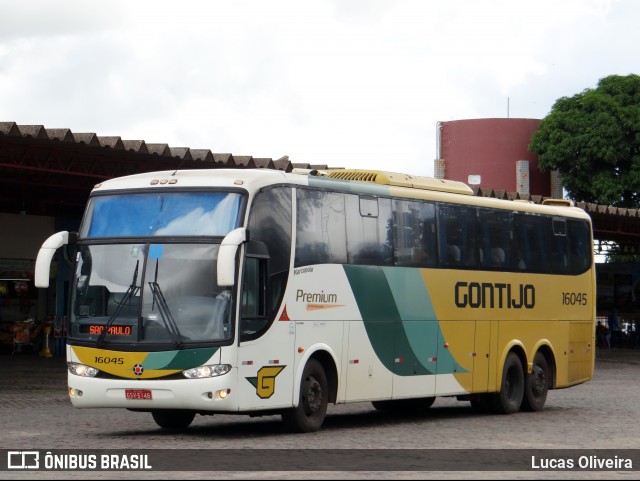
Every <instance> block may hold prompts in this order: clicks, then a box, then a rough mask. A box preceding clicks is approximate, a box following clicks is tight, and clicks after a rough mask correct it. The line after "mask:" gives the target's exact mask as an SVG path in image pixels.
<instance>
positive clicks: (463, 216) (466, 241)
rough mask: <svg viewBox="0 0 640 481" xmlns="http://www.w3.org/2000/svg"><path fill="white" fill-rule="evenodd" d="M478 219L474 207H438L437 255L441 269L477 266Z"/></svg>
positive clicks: (447, 205)
mask: <svg viewBox="0 0 640 481" xmlns="http://www.w3.org/2000/svg"><path fill="white" fill-rule="evenodd" d="M477 225H478V217H477V209H476V208H475V207H468V206H461V205H455V204H451V205H449V204H441V205H439V206H438V236H439V238H438V242H439V245H438V253H439V257H440V265H442V266H443V267H469V268H475V267H477V266H478V264H479V262H478V260H479V257H480V246H479V242H478V229H477Z"/></svg>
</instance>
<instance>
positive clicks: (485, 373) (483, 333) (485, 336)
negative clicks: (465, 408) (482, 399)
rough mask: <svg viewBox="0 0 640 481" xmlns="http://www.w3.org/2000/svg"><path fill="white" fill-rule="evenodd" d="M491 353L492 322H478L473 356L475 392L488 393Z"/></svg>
mask: <svg viewBox="0 0 640 481" xmlns="http://www.w3.org/2000/svg"><path fill="white" fill-rule="evenodd" d="M490 352H491V321H476V333H475V347H474V356H473V385H472V389H473V392H487V391H488V389H489V361H490V359H491V356H490V355H489V353H490Z"/></svg>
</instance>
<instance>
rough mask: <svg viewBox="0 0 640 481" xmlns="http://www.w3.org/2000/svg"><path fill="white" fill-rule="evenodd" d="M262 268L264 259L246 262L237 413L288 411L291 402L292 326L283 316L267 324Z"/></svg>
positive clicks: (250, 258)
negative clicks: (269, 410)
mask: <svg viewBox="0 0 640 481" xmlns="http://www.w3.org/2000/svg"><path fill="white" fill-rule="evenodd" d="M265 266H266V262H265V260H264V259H260V258H253V257H247V258H246V262H245V270H244V276H243V280H242V292H241V294H240V299H239V301H240V321H239V324H238V336H239V341H240V342H239V345H238V360H237V365H238V391H239V392H238V396H239V409H240V410H241V411H246V410H259V409H272V408H280V407H290V406H291V404H292V399H293V375H294V370H295V369H294V361H295V360H294V353H293V349H294V347H293V346H294V341H295V325H294V324H293V322H294V321H289V320H288V319H286V315H285V316H284V317H283V316H280V319H275V320H273V321H272V322H270V319H269V316H270V315H273V314H271V313H269V312H267V308H266V307H265V306H267V305H268V304H267V302H266V289H265V283H266V268H265ZM232 394H233V393H232Z"/></svg>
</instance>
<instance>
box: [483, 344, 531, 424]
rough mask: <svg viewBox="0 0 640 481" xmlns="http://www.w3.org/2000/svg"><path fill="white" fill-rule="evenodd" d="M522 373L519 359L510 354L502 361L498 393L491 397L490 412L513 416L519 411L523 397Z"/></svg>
mask: <svg viewBox="0 0 640 481" xmlns="http://www.w3.org/2000/svg"><path fill="white" fill-rule="evenodd" d="M524 384H525V380H524V371H523V369H522V363H521V362H520V358H519V357H518V355H517V354H516V353H514V352H510V353H509V354H508V355H507V358H506V359H505V361H504V368H503V369H502V383H501V384H500V392H498V393H495V394H493V395H491V398H490V404H491V411H493V412H494V413H497V414H513V413H515V412H518V411H519V410H520V406H521V405H522V398H523V397H524Z"/></svg>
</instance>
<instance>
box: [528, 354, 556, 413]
mask: <svg viewBox="0 0 640 481" xmlns="http://www.w3.org/2000/svg"><path fill="white" fill-rule="evenodd" d="M550 382H551V376H550V373H549V363H548V362H547V358H546V357H545V355H544V354H542V353H541V352H539V351H538V352H537V353H536V355H535V356H534V358H533V366H532V368H531V374H528V375H527V380H526V384H525V388H524V398H523V399H522V410H524V411H542V409H544V404H545V402H546V401H547V393H548V392H549V383H550Z"/></svg>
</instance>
